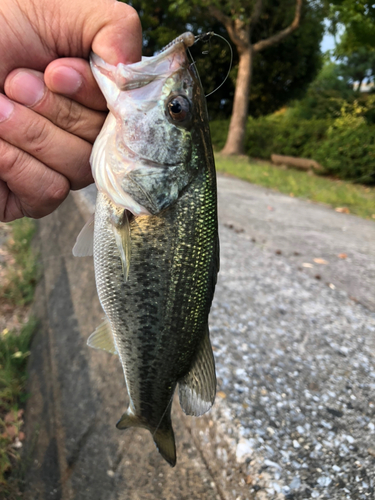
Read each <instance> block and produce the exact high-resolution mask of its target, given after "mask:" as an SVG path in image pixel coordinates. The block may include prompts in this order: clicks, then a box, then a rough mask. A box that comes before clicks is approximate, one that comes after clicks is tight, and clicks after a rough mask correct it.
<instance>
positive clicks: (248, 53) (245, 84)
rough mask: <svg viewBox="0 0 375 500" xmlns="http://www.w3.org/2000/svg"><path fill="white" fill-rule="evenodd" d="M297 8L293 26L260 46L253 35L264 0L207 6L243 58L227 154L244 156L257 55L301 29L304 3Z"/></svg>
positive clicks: (299, 1) (239, 66)
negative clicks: (254, 63) (252, 77)
mask: <svg viewBox="0 0 375 500" xmlns="http://www.w3.org/2000/svg"><path fill="white" fill-rule="evenodd" d="M295 5H296V7H295V14H294V18H293V20H292V22H291V23H290V24H289V26H287V27H286V28H284V29H283V30H281V31H279V32H278V33H275V34H272V35H271V36H269V37H268V38H266V39H264V40H260V41H258V42H256V43H253V41H252V34H253V31H254V29H255V27H256V25H257V24H258V22H259V19H260V17H261V14H262V10H263V8H264V0H253V1H252V2H249V3H248V4H246V3H245V4H243V3H242V2H239V1H234V2H233V1H232V2H226V1H223V2H216V3H214V4H211V5H209V6H208V7H207V8H208V11H209V13H210V14H211V15H212V16H213V17H215V18H216V19H217V20H218V21H220V22H221V23H222V24H223V25H224V26H225V29H226V30H227V32H228V35H229V37H230V39H231V40H232V42H233V43H234V45H235V46H236V49H237V52H238V56H239V63H238V74H237V80H236V90H235V93H234V99H233V110H232V117H231V120H230V125H229V131H228V137H227V141H226V143H225V146H224V149H223V151H222V153H223V154H227V155H238V154H243V153H244V143H245V130H246V121H247V117H248V102H249V95H250V85H251V76H252V69H253V56H254V54H256V53H258V52H261V51H262V50H265V49H266V48H268V47H272V46H273V45H276V44H278V43H280V42H281V41H282V40H283V39H284V38H286V37H287V36H288V35H290V34H291V33H292V32H293V31H295V30H296V29H297V28H298V26H299V22H300V17H301V7H302V0H296V2H295Z"/></svg>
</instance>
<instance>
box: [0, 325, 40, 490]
mask: <svg viewBox="0 0 375 500" xmlns="http://www.w3.org/2000/svg"><path fill="white" fill-rule="evenodd" d="M35 327H36V321H35V320H34V319H30V320H29V321H28V323H26V324H25V325H24V326H23V328H22V330H21V332H20V333H19V334H15V333H12V332H8V331H7V330H4V331H3V332H2V333H1V334H0V496H1V497H2V495H3V494H4V496H5V495H6V494H7V495H8V496H9V495H10V494H11V493H13V494H14V490H15V489H17V488H13V485H12V484H11V483H9V482H8V481H7V474H8V472H9V470H10V469H11V468H12V467H14V465H15V464H16V463H18V462H19V460H20V455H19V453H18V451H17V448H16V447H14V443H15V439H16V438H18V439H20V429H21V426H22V424H23V420H22V413H23V411H22V410H20V409H19V405H20V404H22V403H23V402H24V401H25V392H24V391H25V383H26V363H27V358H28V355H29V354H30V353H29V346H30V341H31V337H32V334H33V332H34V330H35ZM21 439H22V436H21Z"/></svg>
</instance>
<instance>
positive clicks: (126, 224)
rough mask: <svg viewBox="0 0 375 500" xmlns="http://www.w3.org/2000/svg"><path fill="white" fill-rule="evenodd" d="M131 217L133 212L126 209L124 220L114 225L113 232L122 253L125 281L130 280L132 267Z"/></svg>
mask: <svg viewBox="0 0 375 500" xmlns="http://www.w3.org/2000/svg"><path fill="white" fill-rule="evenodd" d="M130 218H131V213H130V212H128V211H127V210H124V214H123V217H122V220H121V221H120V222H117V223H115V224H114V225H113V232H114V235H115V240H116V245H117V248H118V251H119V253H120V258H121V263H122V272H123V273H124V278H125V281H127V280H128V276H129V269H130V245H131V238H130Z"/></svg>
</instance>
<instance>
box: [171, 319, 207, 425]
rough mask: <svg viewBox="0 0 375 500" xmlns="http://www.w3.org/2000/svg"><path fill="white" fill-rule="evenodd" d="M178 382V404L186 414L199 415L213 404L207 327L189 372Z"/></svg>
mask: <svg viewBox="0 0 375 500" xmlns="http://www.w3.org/2000/svg"><path fill="white" fill-rule="evenodd" d="M178 384H179V396H180V405H181V408H182V409H183V411H184V412H185V413H186V414H187V415H194V416H196V417H199V416H200V415H203V414H204V413H206V412H207V411H208V410H209V409H210V408H211V406H212V405H213V404H214V401H215V394H216V374H215V360H214V355H213V352H212V347H211V342H210V338H209V334H208V327H207V329H206V333H205V336H204V338H203V340H202V342H201V344H200V346H199V348H198V351H197V354H196V357H195V359H194V361H193V364H192V366H191V369H190V371H189V373H188V374H187V375H185V377H183V378H182V379H180V380H179V381H178Z"/></svg>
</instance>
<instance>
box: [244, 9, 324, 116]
mask: <svg viewBox="0 0 375 500" xmlns="http://www.w3.org/2000/svg"><path fill="white" fill-rule="evenodd" d="M294 9H295V1H294V0H288V1H282V2H275V1H273V2H268V3H267V4H266V8H265V11H264V13H263V14H262V16H261V18H260V21H259V23H258V24H257V26H256V27H255V29H254V35H253V37H254V40H263V39H265V38H267V37H269V36H271V35H272V34H273V33H276V32H278V31H280V30H281V29H282V28H284V27H285V26H286V25H288V23H289V22H290V21H291V17H292V15H293V13H294ZM324 13H325V11H324V9H323V7H322V5H321V4H320V3H318V2H317V3H314V2H304V3H303V8H302V14H301V28H300V29H298V30H297V31H295V32H294V33H292V34H291V35H289V36H288V37H287V38H285V39H284V40H283V41H282V42H281V43H280V44H278V45H274V46H272V47H269V48H268V49H266V50H264V51H262V52H260V53H258V54H256V56H255V58H254V68H253V80H252V85H251V95H250V109H249V114H250V115H251V116H261V115H266V114H269V113H272V112H274V111H276V110H277V109H279V108H281V107H282V106H284V105H285V104H286V103H288V102H290V101H291V100H293V99H298V98H300V97H301V96H303V95H304V93H305V92H306V88H307V86H308V85H309V83H310V82H311V81H313V80H314V78H315V77H316V75H317V73H318V71H319V70H320V68H321V66H322V56H321V52H320V42H321V40H322V36H323V31H324V26H323V18H324Z"/></svg>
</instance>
